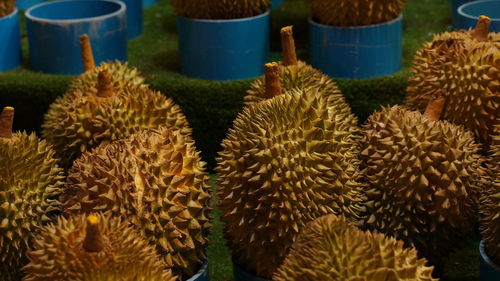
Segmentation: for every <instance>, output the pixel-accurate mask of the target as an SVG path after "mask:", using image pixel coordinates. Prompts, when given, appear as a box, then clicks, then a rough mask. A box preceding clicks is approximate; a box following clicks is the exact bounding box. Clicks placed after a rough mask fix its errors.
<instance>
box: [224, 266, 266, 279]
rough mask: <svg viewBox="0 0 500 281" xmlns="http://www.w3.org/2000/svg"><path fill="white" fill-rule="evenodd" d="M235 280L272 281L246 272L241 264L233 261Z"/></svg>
mask: <svg viewBox="0 0 500 281" xmlns="http://www.w3.org/2000/svg"><path fill="white" fill-rule="evenodd" d="M233 274H234V281H271V280H269V279H264V278H260V277H257V276H255V275H252V274H250V273H248V272H246V271H245V270H244V269H243V268H241V266H239V265H238V264H236V263H235V262H233Z"/></svg>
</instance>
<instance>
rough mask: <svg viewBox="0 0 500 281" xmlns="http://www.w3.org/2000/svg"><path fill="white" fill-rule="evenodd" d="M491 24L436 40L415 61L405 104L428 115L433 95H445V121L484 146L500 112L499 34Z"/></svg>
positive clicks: (480, 23)
mask: <svg viewBox="0 0 500 281" xmlns="http://www.w3.org/2000/svg"><path fill="white" fill-rule="evenodd" d="M489 25H490V19H489V18H488V17H484V16H483V17H481V18H480V19H479V21H478V24H477V26H476V29H474V30H469V31H458V32H452V33H444V34H439V35H436V36H435V37H434V39H433V41H432V42H428V43H425V44H424V47H423V48H422V49H421V50H419V51H418V52H417V54H416V56H415V59H414V62H413V66H412V76H411V77H410V78H409V80H408V82H409V86H408V89H407V96H406V100H405V104H406V105H407V106H408V107H410V108H411V109H415V110H419V111H421V112H423V111H424V110H425V107H426V105H427V103H428V102H429V100H430V99H432V96H433V94H434V93H435V92H436V91H439V90H443V89H444V90H445V92H446V95H447V103H446V104H445V106H444V110H443V119H445V120H448V121H450V122H453V123H456V124H459V125H463V126H465V127H466V128H467V129H469V130H471V131H472V132H473V133H474V134H475V135H476V137H477V138H478V140H479V141H480V142H481V143H484V144H486V146H488V145H489V143H490V141H491V139H490V137H489V135H490V134H491V132H492V128H493V127H494V126H495V124H498V123H497V122H498V119H496V115H498V112H499V110H500V82H499V81H500V76H499V75H500V74H499V73H500V33H496V34H495V33H489V34H488V31H489Z"/></svg>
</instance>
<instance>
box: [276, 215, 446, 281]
mask: <svg viewBox="0 0 500 281" xmlns="http://www.w3.org/2000/svg"><path fill="white" fill-rule="evenodd" d="M425 263H426V260H425V259H418V257H417V250H416V249H414V248H409V249H408V248H404V247H403V242H401V241H397V240H396V239H394V238H389V237H386V236H384V235H383V234H373V233H371V232H363V231H361V230H359V229H358V228H357V227H355V226H354V225H352V224H351V223H349V222H348V221H347V220H346V219H345V218H344V217H342V216H340V217H337V216H335V215H328V216H324V217H321V218H318V219H316V220H314V221H312V222H310V223H308V224H307V226H306V227H304V230H303V231H302V232H301V233H300V234H299V236H298V238H297V241H296V242H295V243H294V244H293V246H292V249H291V250H290V254H289V255H288V256H287V258H286V259H285V262H284V263H283V264H282V265H281V266H280V267H279V269H278V270H277V271H276V272H275V274H274V277H273V280H275V281H318V280H323V281H404V280H406V281H433V280H437V279H433V278H432V267H427V266H426V265H425Z"/></svg>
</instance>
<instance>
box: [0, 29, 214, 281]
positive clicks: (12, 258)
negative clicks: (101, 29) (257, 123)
mask: <svg viewBox="0 0 500 281" xmlns="http://www.w3.org/2000/svg"><path fill="white" fill-rule="evenodd" d="M81 49H82V58H83V64H84V66H85V69H86V72H85V73H84V74H82V75H81V76H79V77H77V78H76V79H75V80H74V81H73V82H72V83H71V85H70V87H69V90H68V92H67V93H66V94H64V95H63V96H62V97H60V98H58V99H57V100H56V101H55V102H54V104H52V105H51V107H50V110H49V112H48V113H47V115H46V117H45V122H44V124H43V132H42V135H43V136H44V140H39V139H38V138H37V137H36V136H35V135H27V134H26V133H12V120H13V108H10V107H6V108H5V109H4V111H3V112H2V115H1V118H0V163H1V164H2V169H0V187H1V189H0V198H1V199H0V200H1V201H0V205H1V206H2V208H1V209H0V210H1V211H0V212H1V214H2V216H1V217H2V220H1V224H0V246H1V248H2V255H1V259H2V260H1V261H2V263H1V265H0V280H2V281H3V280H9V281H10V280H20V279H21V278H23V280H75V281H78V280H82V281H96V280H97V281H98V280H107V281H111V280H116V281H118V280H120V281H154V280H158V281H159V280H166V281H168V280H172V281H174V280H178V281H180V280H187V279H188V278H190V277H191V276H193V275H194V274H195V273H196V272H197V271H198V270H199V269H200V268H201V267H202V266H203V264H204V263H205V262H206V256H205V246H206V244H207V234H208V230H209V228H210V222H209V219H208V212H209V207H208V202H209V199H210V195H209V192H208V186H207V175H206V172H205V167H204V166H205V163H204V162H203V161H201V159H200V156H199V152H198V151H197V150H196V147H195V145H194V141H193V140H192V138H191V129H190V128H189V125H188V123H187V120H186V118H185V116H184V115H183V114H182V112H181V110H180V107H179V106H177V105H176V104H175V103H174V102H173V101H172V100H171V99H169V98H166V97H165V96H164V95H163V94H161V93H159V92H157V91H154V90H152V89H150V88H149V87H148V86H147V85H145V84H144V83H143V82H144V79H143V78H142V77H141V76H140V74H139V73H138V72H137V70H136V69H133V68H130V67H128V66H127V64H122V63H120V62H110V63H103V64H102V65H100V66H99V67H95V63H94V60H93V57H92V50H91V46H90V41H89V38H88V37H87V36H85V35H84V36H82V37H81ZM4 167H5V168H6V169H4ZM60 167H61V168H60ZM63 168H65V169H66V174H67V178H66V180H65V177H64V176H63V173H64V172H63ZM64 180H65V181H64Z"/></svg>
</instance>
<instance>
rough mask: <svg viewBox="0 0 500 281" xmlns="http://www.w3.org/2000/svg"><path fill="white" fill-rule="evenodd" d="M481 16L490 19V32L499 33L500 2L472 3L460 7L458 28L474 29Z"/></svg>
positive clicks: (492, 0) (484, 0) (494, 0)
mask: <svg viewBox="0 0 500 281" xmlns="http://www.w3.org/2000/svg"><path fill="white" fill-rule="evenodd" d="M481 15H485V16H488V17H490V18H491V25H490V32H500V0H483V1H473V2H470V3H467V4H463V5H462V6H460V7H459V8H458V17H459V23H460V26H459V28H460V29H469V28H474V27H475V26H476V23H477V20H478V19H479V17H480V16H481Z"/></svg>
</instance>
